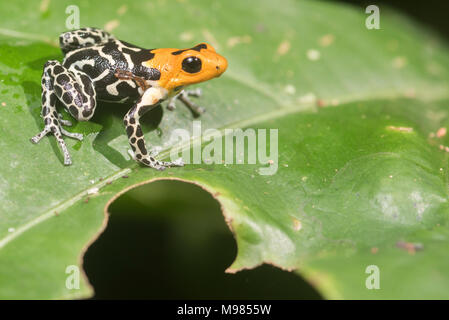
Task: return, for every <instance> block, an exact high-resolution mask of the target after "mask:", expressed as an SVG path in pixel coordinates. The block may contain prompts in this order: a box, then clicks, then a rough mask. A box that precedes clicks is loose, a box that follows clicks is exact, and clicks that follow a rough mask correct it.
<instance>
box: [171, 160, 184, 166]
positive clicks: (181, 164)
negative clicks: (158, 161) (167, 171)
mask: <svg viewBox="0 0 449 320" xmlns="http://www.w3.org/2000/svg"><path fill="white" fill-rule="evenodd" d="M170 166H171V167H183V166H184V161H183V160H182V158H179V159H176V160H175V161H172V162H171V163H170Z"/></svg>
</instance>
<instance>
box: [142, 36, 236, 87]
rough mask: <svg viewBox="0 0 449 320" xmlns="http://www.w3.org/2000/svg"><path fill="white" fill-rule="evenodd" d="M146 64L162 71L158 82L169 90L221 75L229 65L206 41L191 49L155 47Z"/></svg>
mask: <svg viewBox="0 0 449 320" xmlns="http://www.w3.org/2000/svg"><path fill="white" fill-rule="evenodd" d="M151 52H152V53H153V54H154V57H153V59H151V60H148V61H147V62H146V63H145V65H146V66H147V67H150V68H156V69H158V70H159V71H160V72H161V78H160V80H159V81H158V84H159V85H160V86H161V87H163V88H165V89H167V90H168V91H169V92H171V91H173V90H174V89H176V88H179V87H184V86H187V85H190V84H194V83H198V82H203V81H206V80H209V79H212V78H215V77H219V76H220V75H221V74H222V73H223V72H225V71H226V68H227V67H228V62H227V61H226V59H225V58H224V57H222V56H221V55H219V54H218V53H216V52H215V49H214V48H213V47H212V46H211V45H209V44H206V43H201V44H199V45H196V46H195V47H193V48H189V49H182V50H179V49H171V48H169V49H154V50H151Z"/></svg>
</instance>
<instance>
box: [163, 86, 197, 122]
mask: <svg viewBox="0 0 449 320" xmlns="http://www.w3.org/2000/svg"><path fill="white" fill-rule="evenodd" d="M200 96H201V89H199V88H198V89H195V90H182V91H181V92H179V93H178V94H177V95H175V96H174V97H172V98H171V99H170V100H169V101H168V105H167V108H168V110H170V111H173V110H175V109H176V104H175V103H176V100H179V101H181V102H182V103H183V104H184V105H185V106H186V107H187V108H189V110H190V111H191V112H192V114H193V116H194V117H195V118H197V117H199V116H200V115H201V114H203V113H204V112H206V109H204V108H203V107H200V106H199V105H197V104H196V103H194V102H193V101H191V100H190V99H189V97H197V98H199V97H200Z"/></svg>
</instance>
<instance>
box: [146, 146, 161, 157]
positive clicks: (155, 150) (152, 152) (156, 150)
mask: <svg viewBox="0 0 449 320" xmlns="http://www.w3.org/2000/svg"><path fill="white" fill-rule="evenodd" d="M161 151H162V147H161V146H156V147H153V148H151V150H150V152H149V154H150V157H155V156H157V155H158V154H159V153H160V152H161Z"/></svg>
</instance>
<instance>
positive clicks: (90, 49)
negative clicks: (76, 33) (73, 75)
mask: <svg viewBox="0 0 449 320" xmlns="http://www.w3.org/2000/svg"><path fill="white" fill-rule="evenodd" d="M153 57H154V54H153V53H151V50H148V49H143V48H140V47H137V46H134V45H132V44H129V43H127V42H124V41H120V40H116V39H110V40H108V41H107V42H105V43H100V44H93V45H89V46H85V47H82V48H77V49H74V50H70V51H68V52H67V53H66V55H65V58H64V61H63V65H64V66H65V67H66V68H68V69H69V70H71V71H73V72H83V73H84V74H86V75H88V76H89V77H90V78H91V80H92V81H93V83H94V86H95V90H96V92H97V98H98V99H100V100H107V101H122V100H125V99H129V100H130V101H132V100H136V99H137V98H138V97H139V96H140V92H139V88H138V86H137V85H136V83H135V82H134V81H132V80H120V79H118V78H117V77H116V76H115V73H116V71H117V70H124V71H130V72H132V73H133V74H135V75H137V76H140V77H142V78H144V79H146V80H159V78H160V72H159V70H157V69H154V68H148V67H145V66H143V65H142V63H143V62H145V61H148V60H150V59H152V58H153Z"/></svg>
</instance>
